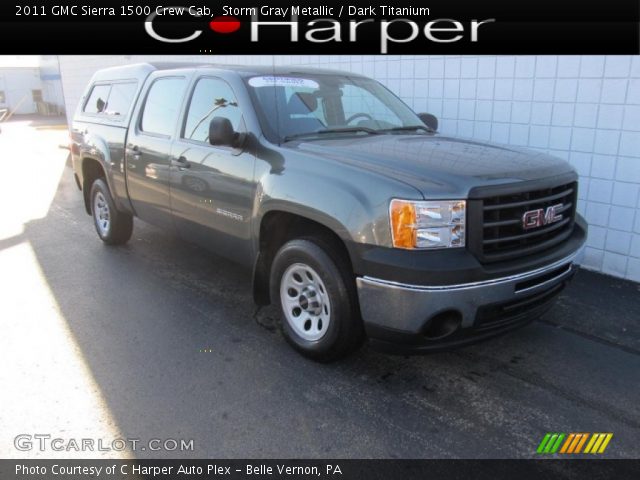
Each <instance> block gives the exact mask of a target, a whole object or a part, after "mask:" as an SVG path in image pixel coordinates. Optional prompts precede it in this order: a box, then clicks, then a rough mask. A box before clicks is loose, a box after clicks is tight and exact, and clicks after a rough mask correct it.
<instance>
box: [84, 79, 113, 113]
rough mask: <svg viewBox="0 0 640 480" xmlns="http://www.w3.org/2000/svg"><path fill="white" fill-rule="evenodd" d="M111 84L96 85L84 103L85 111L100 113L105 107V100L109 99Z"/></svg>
mask: <svg viewBox="0 0 640 480" xmlns="http://www.w3.org/2000/svg"><path fill="white" fill-rule="evenodd" d="M110 90H111V85H96V86H95V87H93V89H92V90H91V93H90V94H89V99H88V100H87V103H85V104H84V110H83V112H85V113H94V114H95V113H102V112H104V110H105V108H106V107H107V100H108V99H109V91H110Z"/></svg>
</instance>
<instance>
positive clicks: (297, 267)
mask: <svg viewBox="0 0 640 480" xmlns="http://www.w3.org/2000/svg"><path fill="white" fill-rule="evenodd" d="M280 301H281V303H282V310H283V311H284V315H285V319H286V320H287V323H289V325H290V326H291V328H292V329H293V330H294V331H295V332H296V333H297V334H298V335H299V336H300V337H301V338H302V339H304V340H307V341H310V342H313V341H316V340H319V339H321V338H322V337H323V336H324V334H325V333H327V329H328V328H329V323H330V322H331V302H330V300H329V294H328V293H327V289H326V287H325V285H324V282H323V281H322V279H321V278H320V276H319V275H318V274H317V273H316V271H315V270H314V269H313V268H311V267H310V266H309V265H305V264H304V263H294V264H293V265H290V266H289V267H288V268H287V269H286V270H285V272H284V273H283V275H282V280H281V281H280Z"/></svg>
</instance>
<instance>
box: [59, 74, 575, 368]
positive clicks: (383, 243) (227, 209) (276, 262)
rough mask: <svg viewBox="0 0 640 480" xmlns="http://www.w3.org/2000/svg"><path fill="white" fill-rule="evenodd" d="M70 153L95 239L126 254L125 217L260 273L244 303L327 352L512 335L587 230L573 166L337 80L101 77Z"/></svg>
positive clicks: (571, 267)
mask: <svg viewBox="0 0 640 480" xmlns="http://www.w3.org/2000/svg"><path fill="white" fill-rule="evenodd" d="M70 148H71V152H72V159H73V168H74V173H75V179H76V182H77V184H78V187H79V188H80V189H81V190H82V193H83V196H84V204H85V207H86V211H87V213H89V214H91V215H92V216H93V220H94V223H95V227H96V230H97V232H98V235H99V237H100V238H101V239H102V241H103V242H105V243H106V244H109V245H117V244H123V243H125V242H126V241H127V240H128V239H129V238H130V236H131V233H132V228H133V217H134V216H135V217H139V218H140V219H142V220H144V221H146V222H149V223H151V224H154V225H156V226H158V227H160V228H163V229H170V230H171V231H174V232H176V233H177V234H179V235H181V236H184V237H185V238H186V239H188V240H189V241H192V242H196V243H198V244H200V245H203V246H204V247H205V248H208V249H210V250H212V251H213V252H215V253H217V254H219V255H222V256H225V257H227V258H230V259H232V260H234V261H236V262H237V263H239V264H241V265H244V266H245V267H248V268H251V269H252V272H253V294H254V298H255V301H256V302H257V303H258V304H260V305H265V304H269V303H273V304H275V305H278V306H279V307H280V309H281V311H282V322H281V325H282V331H283V334H284V336H285V338H286V339H287V340H288V342H289V343H290V344H291V345H292V346H293V347H294V348H296V349H297V350H298V351H299V352H301V353H302V354H304V355H306V356H308V357H311V358H313V359H316V360H319V361H330V360H333V359H336V358H339V357H341V356H344V355H345V354H348V353H349V352H351V351H353V350H354V349H356V348H357V347H358V346H359V345H360V344H361V343H362V341H363V340H364V339H365V338H367V339H368V340H369V341H370V342H371V344H372V345H373V346H375V347H378V348H382V349H384V350H386V351H395V352H430V351H436V350H442V349H449V348H452V347H456V346H460V345H465V344H467V343H471V342H474V341H477V340H480V339H485V338H488V337H491V336H494V335H497V334H500V333H503V332H506V331H508V330H511V329H513V328H516V327H519V326H522V325H524V324H526V323H527V322H529V321H531V320H532V319H534V318H536V317H538V316H539V315H540V314H542V313H543V312H544V311H545V310H546V309H547V308H548V307H549V306H550V304H551V301H552V300H553V299H554V298H555V297H556V296H557V294H558V293H559V292H560V291H561V290H562V289H563V287H564V286H565V285H566V283H567V282H568V280H569V279H570V278H571V277H572V275H573V274H574V272H575V264H574V260H575V257H576V255H577V254H578V252H579V250H580V249H581V247H582V245H583V243H584V240H585V237H586V231H587V226H586V223H585V221H584V219H582V217H580V215H578V214H577V213H576V202H577V190H578V185H577V179H578V177H577V175H576V173H575V171H574V170H573V169H572V168H571V167H570V166H569V165H568V164H567V163H566V162H564V161H562V160H560V159H557V158H554V157H551V156H548V155H545V154H543V153H539V152H532V151H526V150H521V149H516V148H512V147H509V146H502V145H490V144H487V143H482V142H478V141H474V140H469V139H459V138H451V137H447V136H444V135H440V134H438V133H437V119H436V118H435V117H434V116H432V115H429V114H419V115H417V114H415V113H414V112H413V111H412V110H411V109H410V108H409V107H408V106H407V105H405V104H404V103H403V102H402V101H401V100H400V99H398V98H397V97H396V96H395V95H394V94H393V93H391V92H390V91H389V90H388V89H387V88H385V87H384V86H382V85H381V84H380V83H378V82H376V81H374V80H372V79H369V78H367V77H364V76H361V75H357V74H353V73H348V72H339V71H330V70H318V69H311V68H298V67H253V66H249V67H247V66H245V67H240V66H213V65H202V66H196V65H179V64H139V65H130V66H123V67H116V68H109V69H105V70H101V71H99V72H97V73H96V74H95V75H94V76H93V78H92V80H91V82H90V83H89V85H88V86H87V89H86V92H85V93H84V95H83V97H82V100H81V101H80V103H79V106H78V110H77V112H76V114H75V117H74V120H73V125H72V130H71V145H70Z"/></svg>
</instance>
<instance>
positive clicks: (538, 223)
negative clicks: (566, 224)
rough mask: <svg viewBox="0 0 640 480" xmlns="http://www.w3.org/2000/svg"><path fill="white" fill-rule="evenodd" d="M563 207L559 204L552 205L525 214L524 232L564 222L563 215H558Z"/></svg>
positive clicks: (523, 218) (523, 220) (523, 217)
mask: <svg viewBox="0 0 640 480" xmlns="http://www.w3.org/2000/svg"><path fill="white" fill-rule="evenodd" d="M562 207H563V204H562V203H558V204H556V205H551V206H550V207H547V209H546V210H545V209H544V208H539V209H538V210H529V211H528V212H524V215H522V228H523V229H524V230H529V229H531V228H536V227H542V226H544V225H551V224H552V223H556V222H559V221H560V220H562V214H561V213H557V212H558V211H559V210H561V209H562Z"/></svg>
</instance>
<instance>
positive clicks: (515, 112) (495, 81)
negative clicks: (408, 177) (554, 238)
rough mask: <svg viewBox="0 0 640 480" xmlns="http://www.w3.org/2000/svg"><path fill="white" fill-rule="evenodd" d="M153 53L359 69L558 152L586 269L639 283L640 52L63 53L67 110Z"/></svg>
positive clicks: (440, 111)
mask: <svg viewBox="0 0 640 480" xmlns="http://www.w3.org/2000/svg"><path fill="white" fill-rule="evenodd" d="M150 60H155V61H158V60H160V61H167V60H174V61H193V62H198V63H207V62H212V63H230V64H261V65H265V64H267V65H268V64H277V65H281V64H298V65H311V66H318V67H327V68H336V69H341V70H347V71H353V72H357V73H362V74H365V75H368V76H371V77H374V78H376V79H377V80H379V81H381V82H382V83H384V84H385V85H387V86H388V87H389V88H390V89H391V90H393V91H394V92H396V93H397V94H399V95H400V97H402V99H403V100H404V101H405V102H406V103H407V104H409V105H410V106H411V107H413V109H414V110H415V111H417V112H429V113H432V114H434V115H436V116H437V117H439V119H440V132H441V133H443V134H451V135H457V136H464V137H471V138H475V139H478V140H481V141H492V142H497V143H504V144H509V145H515V146H522V147H527V148H532V149H536V150H541V151H544V152H547V153H550V154H553V155H556V156H558V157H561V158H564V159H566V160H568V161H569V162H570V163H571V164H573V165H574V166H575V168H576V169H577V171H578V173H579V174H580V180H581V186H580V193H579V204H578V210H579V211H580V212H581V213H582V214H583V215H584V216H585V217H586V218H587V220H588V222H589V225H590V231H589V238H588V241H587V247H586V250H585V255H584V257H583V259H582V264H583V266H584V267H586V268H588V269H592V270H596V271H600V272H604V273H607V274H610V275H614V276H617V277H620V278H627V279H630V280H634V281H636V282H640V56H391V55H388V56H387V55H378V56H214V55H210V56H202V55H200V56H157V57H154V56H94V57H86V56H63V57H60V70H61V74H62V85H63V87H64V93H65V100H66V109H67V111H68V112H71V113H70V115H69V116H71V115H72V112H74V111H75V108H76V106H77V104H78V101H79V99H80V97H81V95H82V92H83V90H84V88H85V85H86V83H87V82H88V81H89V79H90V78H91V75H92V74H93V72H95V71H96V70H97V69H99V68H104V67H108V66H113V65H122V64H126V63H137V62H145V61H150Z"/></svg>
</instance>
